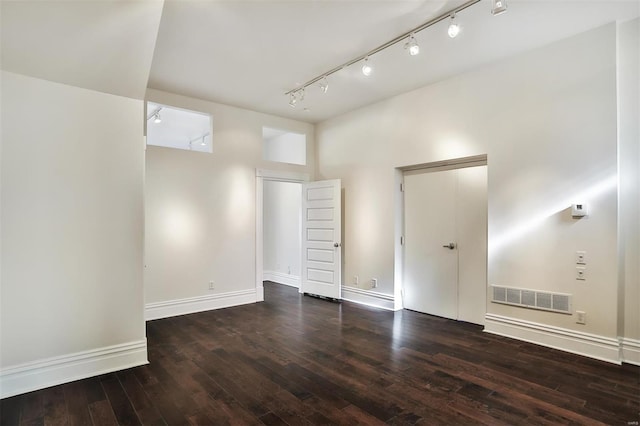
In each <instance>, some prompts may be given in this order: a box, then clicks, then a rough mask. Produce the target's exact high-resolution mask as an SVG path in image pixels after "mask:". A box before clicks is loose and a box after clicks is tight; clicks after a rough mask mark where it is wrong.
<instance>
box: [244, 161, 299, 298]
mask: <svg viewBox="0 0 640 426" xmlns="http://www.w3.org/2000/svg"><path fill="white" fill-rule="evenodd" d="M310 179H311V178H310V176H309V174H308V173H297V172H287V171H279V170H266V169H256V301H257V302H264V285H263V284H262V281H263V273H264V271H263V269H264V222H263V221H264V182H265V181H271V182H292V183H299V184H303V183H305V182H309V181H310ZM300 220H302V210H301V212H300ZM300 243H301V244H302V236H300ZM300 264H302V251H301V252H300ZM300 290H301V286H298V291H300Z"/></svg>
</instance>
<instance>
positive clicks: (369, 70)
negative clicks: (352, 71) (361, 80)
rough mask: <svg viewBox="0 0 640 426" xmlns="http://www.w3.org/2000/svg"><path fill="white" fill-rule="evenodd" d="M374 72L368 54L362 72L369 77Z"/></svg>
mask: <svg viewBox="0 0 640 426" xmlns="http://www.w3.org/2000/svg"><path fill="white" fill-rule="evenodd" d="M372 72H373V67H372V66H371V63H370V62H369V57H368V56H367V57H366V58H364V64H363V65H362V74H364V75H365V76H366V77H369V76H370V75H371V73H372Z"/></svg>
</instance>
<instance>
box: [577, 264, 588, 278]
mask: <svg viewBox="0 0 640 426" xmlns="http://www.w3.org/2000/svg"><path fill="white" fill-rule="evenodd" d="M586 279H587V268H585V267H584V266H576V280H581V281H585V280H586Z"/></svg>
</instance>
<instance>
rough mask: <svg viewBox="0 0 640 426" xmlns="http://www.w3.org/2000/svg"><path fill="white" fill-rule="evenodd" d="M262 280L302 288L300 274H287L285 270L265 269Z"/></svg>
mask: <svg viewBox="0 0 640 426" xmlns="http://www.w3.org/2000/svg"><path fill="white" fill-rule="evenodd" d="M262 280H263V281H273V282H274V283H278V284H284V285H288V286H290V287H295V288H300V277H299V276H298V275H289V274H285V273H284V272H278V271H264V272H263V273H262Z"/></svg>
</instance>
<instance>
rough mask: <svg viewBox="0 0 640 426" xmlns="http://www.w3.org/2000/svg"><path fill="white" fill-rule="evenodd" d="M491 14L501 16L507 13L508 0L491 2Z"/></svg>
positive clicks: (492, 0) (493, 0)
mask: <svg viewBox="0 0 640 426" xmlns="http://www.w3.org/2000/svg"><path fill="white" fill-rule="evenodd" d="M491 3H492V5H491V13H492V14H493V15H500V14H501V13H504V12H506V11H507V0H491Z"/></svg>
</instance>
